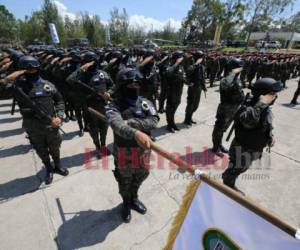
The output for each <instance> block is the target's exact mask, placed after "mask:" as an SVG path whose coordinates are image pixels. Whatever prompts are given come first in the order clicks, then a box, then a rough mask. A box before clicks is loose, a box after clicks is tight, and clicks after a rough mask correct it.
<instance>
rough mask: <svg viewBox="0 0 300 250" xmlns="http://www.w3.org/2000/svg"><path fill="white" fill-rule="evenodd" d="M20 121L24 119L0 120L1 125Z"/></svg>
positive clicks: (10, 118)
mask: <svg viewBox="0 0 300 250" xmlns="http://www.w3.org/2000/svg"><path fill="white" fill-rule="evenodd" d="M20 120H22V117H9V118H4V119H0V124H3V123H12V122H17V121H20Z"/></svg>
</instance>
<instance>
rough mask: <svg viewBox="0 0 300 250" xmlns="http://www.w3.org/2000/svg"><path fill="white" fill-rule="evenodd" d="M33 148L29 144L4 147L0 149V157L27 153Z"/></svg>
mask: <svg viewBox="0 0 300 250" xmlns="http://www.w3.org/2000/svg"><path fill="white" fill-rule="evenodd" d="M31 148H32V147H31V145H29V144H27V145H24V144H22V145H18V146H14V147H11V148H6V149H2V150H0V158H5V157H11V156H15V155H23V154H27V153H28V152H29V151H30V149H31Z"/></svg>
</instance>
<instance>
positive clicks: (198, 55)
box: [193, 50, 204, 60]
mask: <svg viewBox="0 0 300 250" xmlns="http://www.w3.org/2000/svg"><path fill="white" fill-rule="evenodd" d="M193 57H194V59H195V60H198V59H199V58H202V57H204V53H203V51H201V50H197V51H196V52H195V53H194V54H193Z"/></svg>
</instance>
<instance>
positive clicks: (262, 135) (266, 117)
mask: <svg viewBox="0 0 300 250" xmlns="http://www.w3.org/2000/svg"><path fill="white" fill-rule="evenodd" d="M272 129H273V127H272V112H271V109H270V108H269V106H268V105H266V104H264V103H261V102H258V101H257V99H255V98H253V99H252V100H249V101H248V102H247V103H246V104H245V105H244V106H243V107H242V108H241V109H240V110H239V112H238V114H237V115H236V119H235V138H234V139H233V141H232V143H231V146H230V150H229V159H230V161H229V165H228V168H227V169H226V170H225V172H224V173H223V174H222V178H223V182H224V184H226V185H227V186H229V187H231V188H235V181H236V179H237V177H238V176H239V175H240V174H242V173H244V172H245V171H246V170H247V169H248V168H249V167H250V165H251V164H252V162H253V161H255V160H257V159H260V158H261V156H262V152H263V149H264V147H266V146H267V145H268V144H270V143H271V142H272V138H273V135H272Z"/></svg>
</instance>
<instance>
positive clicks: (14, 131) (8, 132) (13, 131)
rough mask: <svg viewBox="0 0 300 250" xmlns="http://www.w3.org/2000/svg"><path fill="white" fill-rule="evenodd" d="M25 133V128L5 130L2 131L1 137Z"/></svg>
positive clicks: (0, 132)
mask: <svg viewBox="0 0 300 250" xmlns="http://www.w3.org/2000/svg"><path fill="white" fill-rule="evenodd" d="M0 123H1V122H0ZM23 133H24V129H23V128H16V129H11V130H4V131H0V138H5V137H9V136H14V135H21V134H23Z"/></svg>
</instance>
